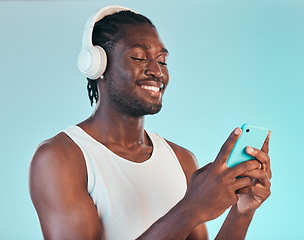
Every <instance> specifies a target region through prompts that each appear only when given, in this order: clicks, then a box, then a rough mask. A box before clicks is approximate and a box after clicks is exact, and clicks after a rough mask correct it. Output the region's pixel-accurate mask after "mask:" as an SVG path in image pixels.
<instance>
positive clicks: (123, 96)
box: [101, 25, 169, 116]
mask: <svg viewBox="0 0 304 240" xmlns="http://www.w3.org/2000/svg"><path fill="white" fill-rule="evenodd" d="M108 55H109V65H108V68H107V70H106V73H105V76H106V81H107V84H108V94H109V97H110V101H111V103H112V104H114V106H115V107H116V108H117V110H118V111H122V112H124V113H126V114H130V115H134V116H143V115H147V114H155V113H157V112H159V111H160V109H161V107H162V97H163V94H164V91H165V88H166V86H167V84H168V82H169V73H168V69H167V57H168V51H167V50H166V48H165V46H164V44H163V42H162V41H161V39H160V37H159V35H158V33H157V31H156V30H155V29H154V28H153V27H152V26H149V25H139V26H126V27H125V33H124V35H123V38H122V39H120V40H119V41H118V42H117V44H116V45H115V47H114V50H113V51H111V53H110V54H108ZM101 97H102V96H101Z"/></svg>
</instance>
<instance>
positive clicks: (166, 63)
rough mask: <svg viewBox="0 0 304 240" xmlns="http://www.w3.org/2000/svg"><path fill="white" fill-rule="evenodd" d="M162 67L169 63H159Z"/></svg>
mask: <svg viewBox="0 0 304 240" xmlns="http://www.w3.org/2000/svg"><path fill="white" fill-rule="evenodd" d="M158 63H159V64H160V65H163V66H167V63H165V62H160V61H159V62H158Z"/></svg>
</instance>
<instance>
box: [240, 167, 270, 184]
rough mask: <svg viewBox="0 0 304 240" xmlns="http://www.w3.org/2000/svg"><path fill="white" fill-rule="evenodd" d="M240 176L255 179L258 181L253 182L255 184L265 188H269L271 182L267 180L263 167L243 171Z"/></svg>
mask: <svg viewBox="0 0 304 240" xmlns="http://www.w3.org/2000/svg"><path fill="white" fill-rule="evenodd" d="M242 176H244V177H251V178H255V179H257V180H258V182H257V183H256V184H255V186H260V185H263V186H265V187H266V188H270V186H271V182H270V181H269V178H268V176H267V173H266V172H265V171H264V170H263V169H255V170H252V171H248V172H245V173H243V175H242Z"/></svg>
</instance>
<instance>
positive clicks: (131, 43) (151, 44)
mask: <svg viewBox="0 0 304 240" xmlns="http://www.w3.org/2000/svg"><path fill="white" fill-rule="evenodd" d="M117 45H118V46H119V48H120V50H123V49H121V48H124V50H128V49H133V48H142V49H146V50H156V51H159V52H165V53H168V51H167V49H166V48H165V46H164V44H163V42H162V40H161V37H160V36H159V34H158V32H157V31H156V29H155V28H154V27H152V26H150V25H139V26H126V27H125V29H124V35H123V37H122V38H121V39H120V40H119V41H118V42H117Z"/></svg>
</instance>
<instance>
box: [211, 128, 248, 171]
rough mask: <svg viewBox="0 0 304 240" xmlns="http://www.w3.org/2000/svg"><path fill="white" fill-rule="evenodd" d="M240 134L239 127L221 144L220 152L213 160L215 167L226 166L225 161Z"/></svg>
mask: <svg viewBox="0 0 304 240" xmlns="http://www.w3.org/2000/svg"><path fill="white" fill-rule="evenodd" d="M241 133H242V129H241V128H239V127H237V128H236V129H234V130H233V132H232V133H231V134H230V136H229V137H228V139H227V140H226V142H225V143H224V144H223V146H222V147H221V150H220V151H219V153H218V155H217V157H216V158H215V160H214V165H215V167H216V166H219V165H223V164H226V162H227V159H228V157H229V155H230V153H231V151H232V149H233V147H234V145H235V142H236V141H237V140H238V138H239V136H240V135H241Z"/></svg>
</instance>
